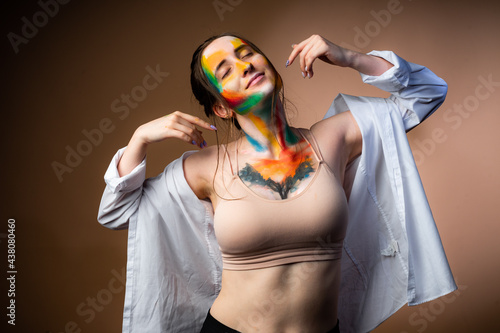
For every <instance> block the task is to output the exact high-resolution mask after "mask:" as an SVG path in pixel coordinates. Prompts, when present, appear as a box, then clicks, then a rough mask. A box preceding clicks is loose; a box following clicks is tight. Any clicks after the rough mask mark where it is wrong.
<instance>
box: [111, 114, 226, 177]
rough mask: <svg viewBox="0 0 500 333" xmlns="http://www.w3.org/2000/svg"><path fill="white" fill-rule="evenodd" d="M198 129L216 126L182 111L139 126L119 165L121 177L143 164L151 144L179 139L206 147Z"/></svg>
mask: <svg viewBox="0 0 500 333" xmlns="http://www.w3.org/2000/svg"><path fill="white" fill-rule="evenodd" d="M198 127H201V128H205V129H207V130H211V131H215V130H216V128H215V126H212V125H210V124H209V123H207V122H206V121H204V120H202V119H200V118H198V117H195V116H192V115H189V114H186V113H183V112H180V111H175V112H173V113H171V114H169V115H167V116H164V117H161V118H158V119H155V120H152V121H150V122H148V123H145V124H143V125H141V126H139V128H137V130H136V131H135V133H134V135H133V136H132V138H131V139H130V142H129V144H128V146H127V148H126V149H125V151H124V152H123V155H122V157H121V159H120V162H119V163H118V166H117V167H118V173H119V174H120V177H123V176H125V175H128V174H129V173H130V172H132V170H133V169H134V168H135V167H136V166H138V165H139V164H140V163H141V161H142V160H143V159H144V157H145V156H146V151H147V147H148V145H149V144H150V143H154V142H160V141H163V140H165V139H168V138H177V139H180V140H182V141H185V142H188V143H191V144H193V145H197V146H198V147H200V148H203V147H206V146H207V142H206V141H205V139H203V135H202V133H201V131H200V130H199V129H198Z"/></svg>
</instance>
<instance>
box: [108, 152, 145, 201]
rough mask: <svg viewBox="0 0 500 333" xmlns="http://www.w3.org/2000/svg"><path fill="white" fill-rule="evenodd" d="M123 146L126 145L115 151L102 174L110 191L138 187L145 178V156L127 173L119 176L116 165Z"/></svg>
mask: <svg viewBox="0 0 500 333" xmlns="http://www.w3.org/2000/svg"><path fill="white" fill-rule="evenodd" d="M125 148H127V147H123V148H121V149H120V150H118V151H117V152H116V154H115V156H113V159H112V160H111V163H110V164H109V167H108V170H106V173H105V174H104V181H105V182H106V184H107V185H108V188H109V189H110V190H111V192H112V193H117V192H130V191H133V190H135V189H137V188H139V187H140V186H141V185H142V183H144V180H145V179H146V158H144V159H143V160H142V162H141V163H140V164H139V165H138V166H136V167H135V168H134V170H132V172H130V173H129V174H128V175H125V176H123V177H120V174H119V173H118V168H117V166H118V162H120V159H121V157H122V155H123V152H124V151H125Z"/></svg>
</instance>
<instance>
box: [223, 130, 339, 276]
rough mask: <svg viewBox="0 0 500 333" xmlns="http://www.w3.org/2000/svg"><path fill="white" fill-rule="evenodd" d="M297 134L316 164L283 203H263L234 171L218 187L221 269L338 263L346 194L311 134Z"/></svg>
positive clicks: (262, 199)
mask: <svg viewBox="0 0 500 333" xmlns="http://www.w3.org/2000/svg"><path fill="white" fill-rule="evenodd" d="M300 133H301V135H302V136H303V137H304V139H305V140H306V141H307V142H308V143H309V144H310V145H311V147H312V150H313V152H314V155H315V156H316V158H317V160H318V161H319V163H318V167H317V169H316V172H315V173H314V174H313V175H312V177H313V178H312V179H311V180H310V182H309V183H308V184H307V185H306V187H305V188H304V189H302V192H300V193H298V194H297V195H295V196H293V197H290V198H288V199H283V200H272V199H266V198H263V197H261V196H260V195H258V194H257V193H255V192H253V191H252V190H251V189H250V188H249V187H248V186H247V185H246V184H245V183H243V181H242V180H241V179H240V177H239V176H238V174H237V173H234V172H232V175H230V177H229V179H230V180H229V181H228V182H227V183H226V184H225V185H226V186H223V189H220V190H219V189H218V191H222V192H223V193H224V194H223V195H221V197H222V198H221V200H220V202H219V204H218V205H217V208H216V210H215V212H214V229H215V235H216V238H217V241H218V243H219V246H220V250H221V254H222V263H223V269H228V270H250V269H258V268H266V267H272V266H278V265H285V264H291V263H297V262H305V261H321V260H336V259H340V257H341V255H342V244H343V240H344V237H345V233H346V227H347V219H348V217H347V215H348V214H347V211H348V209H347V199H346V196H345V192H344V190H343V188H342V186H341V184H340V182H339V180H338V179H337V177H336V176H335V174H334V173H333V172H332V170H331V169H330V167H329V166H328V165H327V164H326V163H325V162H324V160H323V157H322V155H321V152H320V151H319V147H318V146H317V144H316V140H315V139H314V136H313V135H312V133H311V132H310V131H307V132H306V131H303V130H300ZM235 156H237V153H236V155H235ZM236 160H237V159H236ZM231 169H232V167H231ZM238 170H239V168H238V167H237V168H236V172H238Z"/></svg>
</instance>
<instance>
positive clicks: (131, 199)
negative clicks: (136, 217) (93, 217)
mask: <svg viewBox="0 0 500 333" xmlns="http://www.w3.org/2000/svg"><path fill="white" fill-rule="evenodd" d="M125 148H126V147H124V148H122V149H120V150H118V152H117V153H116V154H115V156H113V159H112V160H111V163H110V165H109V167H108V169H107V171H106V173H105V175H104V181H105V182H106V188H105V189H104V193H103V195H102V198H101V204H100V206H99V213H98V216H97V220H98V221H99V223H101V224H102V225H103V226H105V227H107V228H110V229H125V228H127V226H128V221H129V219H130V217H131V216H132V215H133V214H134V213H135V212H136V210H137V209H138V206H139V202H140V197H141V193H142V185H143V183H144V180H145V179H146V159H144V160H142V162H141V163H140V164H139V165H138V166H136V167H135V168H134V169H133V170H132V172H130V173H129V174H128V175H125V176H123V177H120V175H119V173H118V168H117V166H118V162H119V161H120V159H121V157H122V155H123V152H124V150H125Z"/></svg>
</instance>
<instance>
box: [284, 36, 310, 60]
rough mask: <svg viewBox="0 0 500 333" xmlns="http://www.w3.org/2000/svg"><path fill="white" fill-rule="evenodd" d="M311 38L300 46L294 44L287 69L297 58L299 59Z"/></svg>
mask: <svg viewBox="0 0 500 333" xmlns="http://www.w3.org/2000/svg"><path fill="white" fill-rule="evenodd" d="M310 38H311V37H309V38H308V39H306V40H303V41H302V42H300V43H299V44H293V45H292V47H293V50H292V52H291V53H290V55H289V56H288V59H287V67H288V66H290V65H291V64H292V63H293V61H294V60H295V58H296V57H297V55H298V54H299V53H300V52H301V51H302V49H303V48H304V46H305V45H306V44H307V42H308V41H309V39H310Z"/></svg>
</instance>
